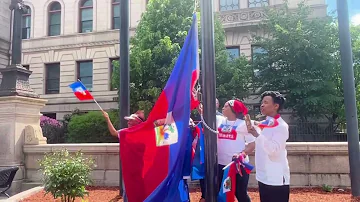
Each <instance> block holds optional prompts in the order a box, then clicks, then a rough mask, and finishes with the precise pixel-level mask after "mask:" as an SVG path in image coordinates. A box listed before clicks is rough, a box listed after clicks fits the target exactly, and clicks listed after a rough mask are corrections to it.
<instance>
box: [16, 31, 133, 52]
mask: <svg viewBox="0 0 360 202" xmlns="http://www.w3.org/2000/svg"><path fill="white" fill-rule="evenodd" d="M134 31H135V28H130V35H131V36H132V35H133V34H134ZM119 34H120V33H119V30H107V31H99V32H91V33H76V34H68V35H60V36H54V37H41V38H31V39H25V40H23V49H22V53H29V52H32V53H33V52H43V51H50V50H64V49H73V48H82V47H94V46H104V45H115V44H119V43H120V40H119Z"/></svg>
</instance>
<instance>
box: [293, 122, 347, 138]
mask: <svg viewBox="0 0 360 202" xmlns="http://www.w3.org/2000/svg"><path fill="white" fill-rule="evenodd" d="M345 128H346V125H345V124H340V123H330V122H293V123H290V124H289V133H290V136H289V140H288V141H289V142H346V141H347V134H346V130H345Z"/></svg>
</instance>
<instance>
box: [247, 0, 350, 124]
mask: <svg viewBox="0 0 360 202" xmlns="http://www.w3.org/2000/svg"><path fill="white" fill-rule="evenodd" d="M267 15H268V20H267V21H266V23H264V24H262V25H261V28H262V29H263V30H264V32H265V35H267V37H255V44H257V45H259V46H261V47H262V48H263V49H264V50H265V52H264V53H261V54H257V55H255V58H256V59H255V60H254V61H253V65H254V68H255V69H259V70H260V71H259V74H258V77H257V84H258V85H259V87H261V91H264V90H279V91H282V92H284V93H286V98H287V107H288V108H290V109H292V110H293V111H294V112H296V115H297V116H298V117H299V118H300V119H302V120H307V119H308V118H311V117H317V118H319V117H322V116H326V117H328V118H329V119H334V118H337V116H338V113H339V106H338V105H341V103H342V102H343V96H342V92H341V90H340V89H341V85H340V84H341V77H340V64H339V51H338V50H339V49H338V48H339V42H338V29H337V27H336V26H335V25H334V23H333V22H334V21H333V19H332V18H330V17H324V18H310V15H311V9H310V8H309V7H308V6H305V4H303V3H301V4H299V5H298V8H297V9H295V10H290V9H289V8H288V6H287V4H285V5H284V6H283V7H282V8H280V9H276V10H271V9H270V10H268V11H267Z"/></svg>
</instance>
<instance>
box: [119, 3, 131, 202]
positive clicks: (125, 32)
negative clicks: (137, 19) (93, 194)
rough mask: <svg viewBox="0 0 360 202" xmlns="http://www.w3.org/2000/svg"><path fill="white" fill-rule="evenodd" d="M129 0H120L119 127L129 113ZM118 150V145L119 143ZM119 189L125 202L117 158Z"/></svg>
mask: <svg viewBox="0 0 360 202" xmlns="http://www.w3.org/2000/svg"><path fill="white" fill-rule="evenodd" d="M129 2H130V0H121V1H120V35H119V38H120V50H119V53H120V59H119V64H120V68H119V69H120V71H119V74H120V76H119V78H120V80H119V84H120V85H119V94H118V95H119V120H120V128H126V127H127V123H126V121H125V119H124V117H125V116H128V115H129V114H130V57H129V27H130V26H129V22H130V20H129V18H130V17H129V16H130V15H129V13H130V11H129V10H130V5H129ZM119 150H120V145H119ZM119 189H120V195H121V196H123V199H124V202H127V201H128V199H127V197H126V191H125V186H124V180H123V175H122V165H121V159H120V158H119Z"/></svg>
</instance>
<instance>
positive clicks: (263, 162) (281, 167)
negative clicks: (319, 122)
mask: <svg viewBox="0 0 360 202" xmlns="http://www.w3.org/2000/svg"><path fill="white" fill-rule="evenodd" d="M261 100H262V104H261V113H262V114H263V115H265V116H267V118H266V120H265V121H263V122H260V123H258V124H256V125H257V127H259V128H260V129H261V132H257V130H255V128H254V127H251V128H250V129H249V133H251V134H252V135H253V136H254V137H255V138H256V140H255V167H256V179H257V181H258V182H259V192H260V200H261V202H288V201H289V194H290V188H289V185H290V169H289V163H288V159H287V150H286V141H287V140H288V138H289V126H288V124H287V123H286V122H285V121H284V120H283V119H282V118H281V117H280V115H279V110H281V109H282V108H283V106H284V103H285V98H284V97H283V96H282V95H281V94H280V93H279V92H275V91H266V92H264V93H263V94H262V95H261Z"/></svg>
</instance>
